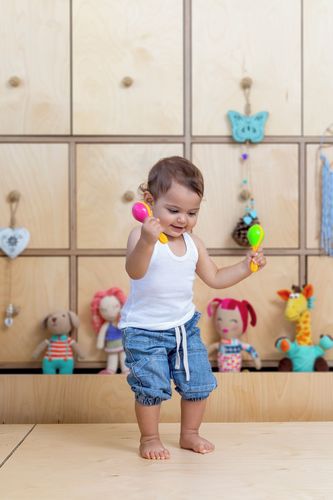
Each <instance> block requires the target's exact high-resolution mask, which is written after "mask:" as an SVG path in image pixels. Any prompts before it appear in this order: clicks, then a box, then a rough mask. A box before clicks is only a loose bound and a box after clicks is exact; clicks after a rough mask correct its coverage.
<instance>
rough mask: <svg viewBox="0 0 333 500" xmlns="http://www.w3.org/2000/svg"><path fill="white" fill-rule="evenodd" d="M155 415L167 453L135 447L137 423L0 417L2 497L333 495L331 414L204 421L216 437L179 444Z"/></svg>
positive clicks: (262, 499) (264, 499)
mask: <svg viewBox="0 0 333 500" xmlns="http://www.w3.org/2000/svg"><path fill="white" fill-rule="evenodd" d="M178 430H179V426H178V424H174V423H172V424H161V435H162V437H163V440H164V443H165V445H166V446H167V447H168V448H169V450H170V452H171V455H172V456H171V459H170V460H166V461H148V460H144V459H141V458H140V457H139V456H138V454H137V444H138V431H137V427H136V425H135V424H58V425H56V424H54V425H53V424H43V425H35V426H34V425H1V426H0V499H1V500H11V499H19V500H24V499H34V500H35V499H37V500H39V499H42V500H52V499H61V500H76V499H89V500H90V499H91V500H95V499H112V500H118V499H119V500H128V499H130V500H132V499H133V500H134V499H135V500H140V499H144V500H160V499H161V500H162V499H163V500H164V499H168V500H185V499H191V500H192V499H193V500H200V499H209V498H211V499H214V498H215V499H225V500H232V499H242V500H243V499H244V500H252V499H253V500H281V499H284V500H285V499H290V500H298V499H299V500H307V499H311V500H312V499H313V500H326V499H327V500H332V498H333V473H332V471H333V423H330V422H309V423H300V422H298V423H249V424H244V423H236V424H229V423H207V424H203V426H202V434H203V435H204V436H205V437H207V438H208V439H210V440H211V441H213V442H214V443H215V445H216V450H215V452H214V453H211V454H208V455H204V456H202V455H198V454H195V453H193V452H190V451H186V450H181V449H179V447H178Z"/></svg>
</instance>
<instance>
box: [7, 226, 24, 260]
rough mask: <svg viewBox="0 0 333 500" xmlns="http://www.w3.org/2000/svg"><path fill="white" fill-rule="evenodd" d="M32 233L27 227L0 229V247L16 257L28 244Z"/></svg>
mask: <svg viewBox="0 0 333 500" xmlns="http://www.w3.org/2000/svg"><path fill="white" fill-rule="evenodd" d="M29 240H30V233H29V231H28V230H27V229H25V227H16V228H12V227H5V228H3V229H0V248H1V250H2V251H3V252H4V253H5V254H6V255H8V257H10V258H11V259H15V257H17V256H18V255H20V253H22V252H23V250H24V249H25V248H26V247H27V246H28V243H29Z"/></svg>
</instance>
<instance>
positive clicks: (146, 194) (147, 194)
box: [143, 191, 154, 206]
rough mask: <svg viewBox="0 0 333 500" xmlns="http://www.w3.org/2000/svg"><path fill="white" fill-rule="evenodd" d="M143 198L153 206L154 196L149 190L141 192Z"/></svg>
mask: <svg viewBox="0 0 333 500" xmlns="http://www.w3.org/2000/svg"><path fill="white" fill-rule="evenodd" d="M143 199H144V201H145V202H146V203H148V205H150V206H153V205H154V197H153V195H152V194H151V193H150V192H149V191H145V192H144V193H143Z"/></svg>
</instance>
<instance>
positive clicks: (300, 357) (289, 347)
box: [275, 284, 333, 372]
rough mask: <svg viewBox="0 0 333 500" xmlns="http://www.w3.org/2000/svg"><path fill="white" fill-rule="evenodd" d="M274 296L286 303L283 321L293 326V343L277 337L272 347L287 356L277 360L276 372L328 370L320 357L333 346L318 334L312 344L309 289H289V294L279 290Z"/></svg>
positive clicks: (331, 341) (311, 287)
mask: <svg viewBox="0 0 333 500" xmlns="http://www.w3.org/2000/svg"><path fill="white" fill-rule="evenodd" d="M277 293H278V295H279V296H280V297H281V299H282V300H284V301H286V302H287V305H286V309H285V317H286V319H287V320H289V321H293V322H295V323H296V337H295V340H294V341H293V342H292V341H291V340H289V339H288V338H287V337H280V338H279V339H278V340H277V341H276V343H275V346H276V348H277V349H279V350H280V351H281V352H283V353H284V354H286V355H287V357H286V358H283V359H282V360H281V361H280V363H279V366H278V371H294V372H313V371H328V370H329V367H328V364H327V361H326V360H325V359H324V358H323V356H324V354H325V352H326V351H327V350H328V349H331V348H332V347H333V338H332V337H331V336H330V335H321V338H320V341H319V344H318V345H314V344H313V341H312V334H311V313H310V310H311V309H312V308H313V300H314V297H313V286H312V285H311V284H308V285H304V287H303V288H301V287H298V286H292V291H290V290H279V291H278V292H277Z"/></svg>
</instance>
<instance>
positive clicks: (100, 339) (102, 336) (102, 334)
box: [96, 322, 109, 349]
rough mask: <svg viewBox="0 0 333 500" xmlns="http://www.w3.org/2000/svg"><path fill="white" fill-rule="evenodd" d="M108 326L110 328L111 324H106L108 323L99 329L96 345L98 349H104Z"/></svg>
mask: <svg viewBox="0 0 333 500" xmlns="http://www.w3.org/2000/svg"><path fill="white" fill-rule="evenodd" d="M108 326H109V323H107V322H106V323H103V325H102V326H101V328H100V329H99V332H98V335H97V343H96V347H97V349H104V344H105V337H106V330H107V329H108Z"/></svg>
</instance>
